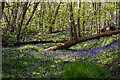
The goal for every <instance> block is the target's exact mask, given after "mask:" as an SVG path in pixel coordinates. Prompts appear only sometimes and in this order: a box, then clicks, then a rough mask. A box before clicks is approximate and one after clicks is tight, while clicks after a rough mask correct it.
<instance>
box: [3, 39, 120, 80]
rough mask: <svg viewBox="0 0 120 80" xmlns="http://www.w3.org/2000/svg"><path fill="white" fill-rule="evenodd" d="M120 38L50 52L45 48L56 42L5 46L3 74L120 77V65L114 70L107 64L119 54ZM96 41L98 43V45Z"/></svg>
mask: <svg viewBox="0 0 120 80" xmlns="http://www.w3.org/2000/svg"><path fill="white" fill-rule="evenodd" d="M105 39H106V41H104V40H105ZM115 41H116V42H115ZM117 41H119V40H115V39H112V40H111V39H110V38H106V37H105V38H100V40H99V41H97V40H90V41H87V42H82V43H80V44H77V45H75V46H72V47H71V48H70V49H67V50H56V51H47V52H44V51H43V49H44V48H48V47H49V46H53V45H55V44H44V45H43V44H37V45H24V46H21V47H16V48H3V50H2V54H3V55H2V68H3V71H2V72H3V77H4V78H30V77H32V78H37V77H38V78H42V77H44V78H51V77H58V78H61V77H62V78H106V77H109V78H120V75H119V74H118V71H119V65H117V66H115V67H112V68H111V69H107V68H106V65H108V64H109V63H110V62H111V61H112V60H113V59H114V58H117V57H118V51H119V50H120V49H119V47H118V42H117ZM106 42H107V43H106ZM93 43H97V44H96V45H95V46H96V47H94V46H93V45H92V44H93ZM91 46H93V47H92V48H91ZM79 49H80V50H79ZM114 73H115V74H114Z"/></svg>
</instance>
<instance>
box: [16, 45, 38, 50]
mask: <svg viewBox="0 0 120 80" xmlns="http://www.w3.org/2000/svg"><path fill="white" fill-rule="evenodd" d="M18 49H20V50H36V51H39V47H37V46H33V45H26V46H23V47H20V48H18Z"/></svg>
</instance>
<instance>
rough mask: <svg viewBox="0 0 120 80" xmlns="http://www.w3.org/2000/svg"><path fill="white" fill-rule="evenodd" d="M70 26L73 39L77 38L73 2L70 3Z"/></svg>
mask: <svg viewBox="0 0 120 80" xmlns="http://www.w3.org/2000/svg"><path fill="white" fill-rule="evenodd" d="M69 13H70V15H69V17H70V19H69V24H70V28H71V32H70V33H71V39H72V38H77V33H76V27H75V22H74V17H73V8H72V2H70V3H69Z"/></svg>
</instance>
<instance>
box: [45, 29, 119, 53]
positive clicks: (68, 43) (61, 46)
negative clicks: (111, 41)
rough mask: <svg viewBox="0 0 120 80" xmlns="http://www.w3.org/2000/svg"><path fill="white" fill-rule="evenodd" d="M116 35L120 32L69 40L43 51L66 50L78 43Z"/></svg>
mask: <svg viewBox="0 0 120 80" xmlns="http://www.w3.org/2000/svg"><path fill="white" fill-rule="evenodd" d="M117 33H120V30H116V31H110V32H104V33H100V34H95V35H91V36H88V37H82V38H78V39H71V40H68V41H66V42H64V43H61V44H58V45H57V46H53V47H50V48H48V49H45V51H49V50H57V49H67V48H69V47H71V46H73V45H75V44H77V43H80V42H84V41H87V40H92V39H99V38H101V37H104V36H109V35H111V34H117Z"/></svg>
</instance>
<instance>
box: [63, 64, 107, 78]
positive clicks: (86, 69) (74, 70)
mask: <svg viewBox="0 0 120 80" xmlns="http://www.w3.org/2000/svg"><path fill="white" fill-rule="evenodd" d="M61 77H63V78H105V77H106V78H107V75H106V73H105V71H104V70H103V68H102V67H98V66H96V64H92V63H90V62H88V63H87V62H86V63H85V62H84V63H82V62H78V63H70V64H68V65H67V66H66V67H65V71H64V72H63V73H62V74H61Z"/></svg>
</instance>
